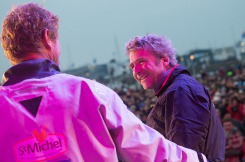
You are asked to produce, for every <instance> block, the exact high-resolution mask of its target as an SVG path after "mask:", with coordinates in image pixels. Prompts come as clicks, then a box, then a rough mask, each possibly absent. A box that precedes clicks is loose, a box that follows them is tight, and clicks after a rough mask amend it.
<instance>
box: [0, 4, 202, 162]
mask: <svg viewBox="0 0 245 162" xmlns="http://www.w3.org/2000/svg"><path fill="white" fill-rule="evenodd" d="M1 39H2V40H1V41H2V47H3V49H4V52H5V55H6V56H7V57H8V59H9V60H10V62H11V63H12V65H13V66H12V67H11V68H10V69H8V70H7V71H6V72H5V73H4V76H3V85H2V86H1V87H0V103H1V106H0V123H1V124H0V130H1V133H0V161H1V162H13V161H21V162H37V161H49V162H52V161H53V162H102V161H104V162H115V161H118V159H122V160H123V161H127V162H135V161H138V162H153V161H156V162H158V161H159V162H160V161H184V162H185V161H193V162H196V161H199V160H200V161H206V157H205V156H204V155H201V156H200V155H198V154H197V153H196V152H195V151H193V150H190V149H187V148H184V147H181V146H178V145H176V144H175V143H172V142H170V141H168V140H166V139H165V138H164V137H163V136H162V135H160V134H159V133H158V132H156V131H155V130H153V129H151V128H150V127H148V126H146V125H144V124H143V123H142V122H141V121H140V120H139V119H138V118H137V117H135V116H134V115H133V114H132V113H131V112H130V111H128V110H127V107H126V106H125V105H124V103H123V102H122V100H121V99H120V98H119V97H118V95H117V94H116V93H115V92H114V91H112V90H111V89H109V88H107V87H105V86H103V85H101V84H99V83H97V82H95V81H91V80H88V79H85V78H82V77H76V76H71V75H68V74H64V73H61V72H60V69H59V67H58V65H59V61H58V60H59V54H60V45H59V39H58V17H57V16H56V15H54V14H53V13H51V12H50V11H48V10H46V9H44V8H42V7H40V6H39V5H37V4H34V3H28V4H24V5H19V6H17V7H15V8H14V9H13V10H11V12H10V13H9V14H8V15H7V16H6V17H5V19H4V22H3V26H2V35H1ZM200 157H201V158H200Z"/></svg>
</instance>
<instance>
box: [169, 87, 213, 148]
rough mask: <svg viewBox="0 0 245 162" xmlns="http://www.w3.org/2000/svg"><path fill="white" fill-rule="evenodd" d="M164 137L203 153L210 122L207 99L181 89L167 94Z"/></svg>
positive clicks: (203, 95) (202, 93)
mask: <svg viewBox="0 0 245 162" xmlns="http://www.w3.org/2000/svg"><path fill="white" fill-rule="evenodd" d="M165 111H166V112H165V117H166V121H167V124H166V132H167V133H166V136H167V138H168V139H169V140H170V141H173V142H175V143H176V144H178V145H181V146H184V147H187V148H190V149H194V150H196V151H199V152H203V150H204V146H205V139H206V138H207V132H208V125H209V120H210V111H209V101H208V97H207V96H206V95H205V93H204V92H202V91H201V90H200V91H199V92H193V91H191V90H190V91H189V90H186V89H184V88H182V87H179V88H177V89H176V90H174V91H171V92H169V93H168V94H167V98H166V109H165Z"/></svg>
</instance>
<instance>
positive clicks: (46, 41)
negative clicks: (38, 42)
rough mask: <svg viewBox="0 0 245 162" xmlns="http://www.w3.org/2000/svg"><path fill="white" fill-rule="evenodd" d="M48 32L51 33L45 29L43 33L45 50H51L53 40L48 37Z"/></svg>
mask: <svg viewBox="0 0 245 162" xmlns="http://www.w3.org/2000/svg"><path fill="white" fill-rule="evenodd" d="M48 32H49V30H48V29H45V30H44V32H43V40H42V41H43V45H44V47H45V48H47V49H51V47H52V46H51V42H52V41H51V40H50V38H49V37H48Z"/></svg>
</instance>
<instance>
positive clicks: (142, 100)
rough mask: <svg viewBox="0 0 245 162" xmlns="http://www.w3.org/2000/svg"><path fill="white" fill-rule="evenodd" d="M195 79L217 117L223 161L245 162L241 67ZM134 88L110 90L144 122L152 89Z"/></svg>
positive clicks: (243, 75)
mask: <svg viewBox="0 0 245 162" xmlns="http://www.w3.org/2000/svg"><path fill="white" fill-rule="evenodd" d="M196 79H197V80H198V81H199V82H200V83H202V84H203V85H204V86H206V87H207V88H208V90H209V92H210V95H211V98H212V100H213V102H214V104H215V107H216V110H217V113H218V115H219V116H220V120H221V123H222V125H223V128H224V132H225V135H226V155H225V156H226V157H225V158H226V162H240V161H245V140H244V137H245V68H244V67H243V66H240V65H239V66H235V67H229V68H225V67H221V68H219V69H218V70H217V71H213V72H205V71H203V72H202V73H200V75H197V76H196ZM135 87H136V88H129V87H127V86H124V87H123V88H120V89H114V90H115V91H116V92H117V93H118V94H119V95H120V97H121V98H122V100H123V101H124V103H125V104H126V105H127V106H128V109H129V110H131V111H132V112H133V113H134V114H135V115H136V116H138V117H139V118H140V119H141V120H142V121H143V122H145V121H146V117H147V115H148V113H149V112H150V110H151V109H152V107H153V106H154V102H155V100H156V97H155V96H154V93H153V92H152V91H145V90H143V89H142V88H141V87H139V86H135Z"/></svg>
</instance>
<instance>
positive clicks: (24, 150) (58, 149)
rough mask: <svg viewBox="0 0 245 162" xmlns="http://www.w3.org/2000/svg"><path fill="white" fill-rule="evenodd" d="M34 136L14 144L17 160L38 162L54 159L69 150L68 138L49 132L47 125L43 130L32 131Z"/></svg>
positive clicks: (20, 161)
mask: <svg viewBox="0 0 245 162" xmlns="http://www.w3.org/2000/svg"><path fill="white" fill-rule="evenodd" d="M32 135H33V136H32V137H29V138H26V139H24V140H21V141H19V142H17V143H16V144H15V145H14V153H15V158H16V161H19V162H38V161H44V160H50V159H54V158H56V157H58V156H60V155H62V154H64V153H65V152H66V151H67V145H66V138H65V136H64V135H63V134H48V133H47V132H46V126H44V127H42V129H41V132H39V131H38V130H37V129H34V130H33V131H32Z"/></svg>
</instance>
